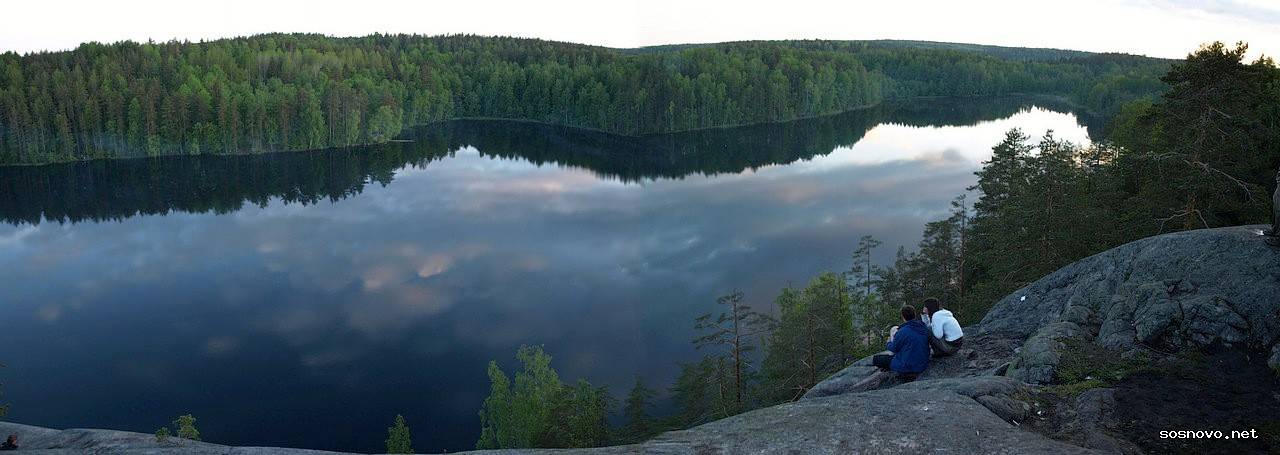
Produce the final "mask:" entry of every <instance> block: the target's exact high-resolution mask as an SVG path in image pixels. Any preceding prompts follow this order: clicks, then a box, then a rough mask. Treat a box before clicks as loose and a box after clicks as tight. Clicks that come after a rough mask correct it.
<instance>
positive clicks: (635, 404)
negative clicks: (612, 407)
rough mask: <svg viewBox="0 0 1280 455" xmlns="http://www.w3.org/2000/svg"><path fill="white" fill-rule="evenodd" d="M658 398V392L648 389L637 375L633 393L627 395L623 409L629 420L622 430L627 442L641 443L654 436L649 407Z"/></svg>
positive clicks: (623, 413) (632, 388)
mask: <svg viewBox="0 0 1280 455" xmlns="http://www.w3.org/2000/svg"><path fill="white" fill-rule="evenodd" d="M656 396H657V392H655V391H654V390H653V389H650V388H648V387H646V386H645V384H644V380H643V379H641V378H640V375H636V382H635V385H633V386H631V392H630V393H628V394H627V399H626V404H625V406H624V407H623V408H622V415H623V416H624V417H626V418H627V423H626V426H624V427H623V429H622V433H623V436H624V437H625V438H626V439H625V441H626V442H639V441H642V440H644V439H645V438H648V437H649V436H651V435H652V434H653V432H654V430H655V425H654V422H653V418H652V417H651V416H650V415H649V407H650V406H652V405H653V399H654V397H656Z"/></svg>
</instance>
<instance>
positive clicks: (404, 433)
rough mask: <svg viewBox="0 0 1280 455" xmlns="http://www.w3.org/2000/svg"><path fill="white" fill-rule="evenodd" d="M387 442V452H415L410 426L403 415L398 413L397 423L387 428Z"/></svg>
mask: <svg viewBox="0 0 1280 455" xmlns="http://www.w3.org/2000/svg"><path fill="white" fill-rule="evenodd" d="M385 442H386V445H387V453H413V445H412V440H411V437H410V434H409V426H408V425H406V424H405V421H404V416H403V415H400V414H396V420H395V423H394V424H392V425H391V426H390V427H388V428H387V440H386V441H385Z"/></svg>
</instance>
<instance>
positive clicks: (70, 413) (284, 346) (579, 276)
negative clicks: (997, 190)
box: [0, 100, 1087, 451]
mask: <svg viewBox="0 0 1280 455" xmlns="http://www.w3.org/2000/svg"><path fill="white" fill-rule="evenodd" d="M1024 103H1025V100H987V101H983V102H973V101H972V100H970V101H955V100H949V101H939V102H937V103H931V104H930V105H932V106H934V107H932V108H931V107H927V106H926V107H920V106H912V107H910V108H908V107H897V108H884V109H880V110H875V111H865V112H859V113H851V114H847V115H843V116H839V117H832V118H824V119H818V120H814V121H807V122H797V123H793V124H787V125H776V126H769V127H763V128H745V129H726V130H713V131H704V132H698V133H688V134H683V135H676V136H660V137H648V138H639V139H636V138H631V139H626V138H618V137H614V136H606V135H598V134H594V133H586V132H581V131H573V130H567V129H560V128H554V127H548V126H540V125H534V124H512V123H495V122H454V123H449V124H444V125H437V126H436V127H433V128H426V129H423V130H420V131H419V132H418V133H417V134H416V135H415V137H414V139H415V142H412V143H398V144H390V145H387V146H383V147H376V148H371V149H366V150H350V151H329V152H314V153H296V154H281V155H269V156H243V157H188V158H182V157H176V158H162V159H156V160H137V161H127V162H95V163H82V164H76V165H66V166H47V167H39V168H17V169H13V168H9V169H3V170H2V171H0V172H3V173H4V174H3V178H0V182H3V183H0V185H4V186H5V187H4V193H3V194H2V195H0V201H2V203H3V204H4V205H3V206H2V207H0V213H2V214H3V215H4V219H5V220H6V221H8V222H9V223H11V224H5V225H0V270H3V273H0V314H3V321H0V322H2V323H3V324H4V327H5V328H4V330H0V360H3V361H4V362H5V363H7V364H8V365H10V367H9V368H7V369H6V370H3V372H2V374H3V376H2V377H3V379H4V382H5V389H4V392H5V398H6V400H8V401H10V402H12V403H13V405H14V407H13V412H12V415H11V418H12V419H13V420H15V421H20V422H24V423H31V424H43V425H50V426H58V427H85V426H95V427H111V428H123V429H132V430H137V431H144V432H149V431H153V430H154V429H155V428H156V427H159V426H161V425H163V424H165V423H166V422H168V420H170V419H171V418H172V417H173V416H175V415H178V414H183V413H188V412H190V413H194V414H195V415H196V416H198V417H199V418H200V419H201V420H200V421H201V424H202V425H201V430H202V432H204V434H205V437H206V439H208V440H212V441H218V442H226V443H234V444H252V445H285V446H296V447H309V448H321V449H345V450H365V451H372V450H377V449H379V448H380V444H381V441H382V438H383V437H385V427H386V426H387V424H388V423H389V421H390V419H391V418H392V417H393V416H394V415H395V414H397V413H403V414H404V415H405V416H406V417H407V418H408V419H409V422H410V424H411V426H412V428H413V429H414V431H415V434H414V439H415V447H416V448H418V449H419V450H424V451H428V450H429V451H436V450H442V449H449V450H458V449H464V448H467V447H469V446H470V445H471V444H472V443H473V442H474V440H475V436H476V433H477V431H478V419H477V418H476V414H475V413H476V411H477V410H478V408H479V404H480V402H481V400H482V399H483V397H484V394H485V392H486V390H487V383H486V378H485V373H484V366H485V363H486V362H487V361H488V360H489V359H492V358H496V359H500V360H501V361H502V362H503V363H504V365H509V364H510V363H511V362H510V357H511V355H512V353H513V352H514V349H515V347H516V346H518V345H520V344H522V343H544V344H546V345H547V348H548V350H549V351H550V352H552V353H553V354H555V355H556V361H555V363H556V365H557V367H558V368H559V369H560V371H561V373H562V374H563V375H564V376H565V377H566V378H568V379H574V378H577V377H587V378H590V379H591V380H592V381H593V382H596V383H601V384H608V385H610V386H612V387H613V388H614V390H615V392H616V393H618V394H621V393H625V387H626V386H627V385H629V383H630V381H631V379H632V377H633V375H635V374H641V375H642V376H644V377H646V378H647V379H648V380H649V381H650V382H651V383H652V384H655V385H664V386H665V384H667V383H668V382H669V381H670V379H671V378H672V376H673V374H674V372H675V365H676V362H678V361H686V360H690V359H691V358H692V357H693V356H694V355H696V353H695V352H693V351H692V350H691V349H690V346H689V343H688V340H689V339H690V336H691V334H690V321H691V319H692V317H693V316H694V315H696V314H698V313H701V312H704V311H706V309H707V307H708V306H709V305H711V304H712V302H713V300H714V298H715V297H716V296H717V295H720V294H723V293H725V292H727V291H729V290H732V289H743V290H744V291H745V292H746V294H747V299H748V301H749V302H751V303H752V304H754V305H758V306H759V307H760V308H762V309H767V308H768V302H769V300H770V299H771V298H772V297H773V295H774V294H775V293H776V291H777V290H778V289H779V288H780V287H781V286H783V285H785V284H787V283H789V282H791V283H794V282H799V281H802V280H806V279H808V278H809V277H810V276H812V275H814V274H815V273H817V272H818V271H820V270H823V269H829V268H838V267H844V266H845V265H846V264H845V262H846V256H847V254H848V252H850V251H852V248H853V244H854V243H855V242H856V240H857V237H858V236H859V235H862V234H871V235H875V236H877V237H879V238H881V239H883V240H885V243H886V247H885V248H884V249H883V250H882V251H881V256H880V257H878V258H877V259H878V260H882V261H883V260H884V259H885V258H887V257H888V256H889V255H891V254H892V250H893V249H894V248H896V246H897V245H904V244H905V245H909V244H912V243H914V242H915V240H916V239H917V238H918V235H919V231H920V228H921V227H922V226H923V224H924V222H925V221H926V220H928V219H931V218H935V217H937V216H939V215H940V214H941V213H942V212H943V211H945V209H946V208H947V205H946V204H947V201H949V200H950V198H951V197H952V196H954V195H956V194H958V193H959V192H961V191H963V190H964V188H965V187H966V186H968V185H970V184H972V183H973V179H974V177H973V175H972V173H973V171H974V170H975V169H976V168H977V167H978V163H979V162H980V161H981V160H982V159H983V158H984V157H985V156H986V154H987V153H989V148H990V146H991V145H992V144H993V143H994V142H996V141H997V140H999V138H1000V137H1001V135H1002V134H1003V131H1004V130H1005V129H1007V128H1009V127H1013V126H1023V127H1025V128H1026V129H1027V130H1028V131H1029V132H1031V133H1032V134H1039V132H1041V131H1042V130H1043V129H1046V128H1052V129H1055V130H1058V132H1059V135H1060V136H1064V137H1067V138H1069V139H1074V140H1078V141H1082V140H1086V139H1087V138H1086V134H1085V130H1084V128H1083V127H1081V126H1079V125H1078V124H1077V121H1076V119H1075V117H1074V116H1072V115H1069V114H1063V113H1057V112H1053V111H1049V110H1045V109H1040V108H1034V109H1025V108H1026V107H1027V105H1026V104H1024ZM928 112H933V113H935V114H937V116H936V117H929V115H927V114H926V113H928ZM877 125H879V126H877ZM948 125H950V126H948ZM393 178H394V182H393ZM153 214H167V215H166V216H144V215H153ZM42 218H43V219H46V220H56V221H71V223H67V222H52V223H51V222H42V221H41V220H42Z"/></svg>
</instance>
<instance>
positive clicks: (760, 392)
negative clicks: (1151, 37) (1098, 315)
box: [478, 43, 1280, 448]
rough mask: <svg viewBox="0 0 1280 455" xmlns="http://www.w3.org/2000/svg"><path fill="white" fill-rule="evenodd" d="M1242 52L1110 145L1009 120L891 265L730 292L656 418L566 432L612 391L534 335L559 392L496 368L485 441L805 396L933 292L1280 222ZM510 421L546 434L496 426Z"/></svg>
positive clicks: (1263, 70) (526, 354)
mask: <svg viewBox="0 0 1280 455" xmlns="http://www.w3.org/2000/svg"><path fill="white" fill-rule="evenodd" d="M1246 50H1247V48H1246V47H1245V46H1244V45H1243V44H1239V45H1237V46H1235V47H1228V46H1224V45H1223V44H1221V43H1214V44H1211V45H1207V46H1204V47H1202V48H1201V49H1199V50H1198V51H1196V52H1194V53H1192V54H1191V55H1189V56H1188V57H1187V59H1186V61H1185V62H1183V63H1179V64H1176V65H1174V66H1173V67H1172V68H1171V69H1170V71H1169V72H1168V73H1167V74H1166V75H1164V76H1163V78H1162V81H1163V82H1164V83H1166V84H1168V87H1169V90H1168V91H1166V92H1165V93H1164V94H1163V96H1161V97H1160V98H1159V99H1158V100H1155V101H1150V100H1135V101H1132V102H1129V103H1126V104H1125V105H1124V106H1123V107H1122V109H1121V113H1120V115H1119V116H1118V117H1117V118H1116V120H1115V123H1116V125H1115V126H1114V127H1113V128H1112V129H1111V133H1110V135H1109V140H1104V141H1098V142H1095V143H1094V144H1092V145H1088V146H1082V145H1079V144H1073V143H1069V142H1066V141H1062V140H1059V139H1056V138H1054V137H1053V135H1052V134H1051V133H1046V134H1045V135H1044V136H1043V137H1041V138H1040V139H1039V140H1036V141H1033V140H1032V139H1031V138H1030V137H1029V136H1028V135H1027V134H1026V133H1024V132H1022V131H1018V130H1013V131H1010V132H1008V134H1007V135H1006V137H1005V139H1004V140H1003V141H1001V142H1000V143H999V144H997V145H996V146H995V147H993V155H992V157H991V159H990V160H989V161H987V162H986V163H984V167H983V169H982V170H981V171H979V172H978V183H977V185H975V186H974V187H973V188H971V190H972V191H974V192H975V193H976V196H977V199H976V201H973V203H972V204H970V203H969V197H970V196H968V195H960V196H959V197H957V198H956V200H955V201H954V202H953V204H952V210H951V214H950V216H948V217H946V218H945V219H942V220H938V221H934V222H931V223H929V224H928V225H927V226H926V227H925V228H924V233H923V238H922V240H921V241H920V244H919V246H918V248H917V249H916V250H915V251H910V252H908V251H907V250H905V249H900V250H899V251H898V254H897V260H896V261H895V262H894V264H893V265H892V266H889V267H880V266H876V265H875V264H874V263H873V262H872V261H871V260H870V257H871V254H872V252H873V251H874V249H875V248H876V247H877V246H879V244H880V243H879V242H878V241H876V240H875V239H873V238H870V237H863V238H862V239H861V241H860V242H859V246H858V248H857V249H856V250H855V251H854V252H853V255H852V258H851V259H852V260H851V263H850V264H851V265H850V267H849V269H848V270H845V271H842V272H828V273H824V274H822V275H819V276H817V277H815V278H813V279H812V281H810V282H809V283H808V284H807V285H806V286H804V287H800V288H786V289H783V290H781V291H780V292H779V294H778V295H777V297H776V298H775V301H774V303H775V305H774V306H775V307H776V308H778V311H777V312H776V314H771V315H770V314H761V313H758V312H756V311H755V310H753V309H751V308H749V307H747V306H746V305H744V304H742V295H741V294H740V293H737V292H734V293H730V294H728V295H726V296H725V297H722V298H721V299H719V300H718V301H717V302H716V305H717V307H718V308H716V309H714V310H713V311H712V312H710V313H708V314H707V315H704V316H702V317H700V318H698V319H697V320H696V321H695V322H694V327H695V329H697V330H698V332H699V335H698V337H697V338H696V339H694V340H693V342H694V345H695V346H696V347H698V348H699V349H700V350H702V351H703V352H704V353H705V354H704V356H703V358H702V360H700V361H698V362H693V363H689V364H684V365H681V373H680V375H679V377H678V378H677V379H676V381H675V383H674V384H672V385H671V386H670V389H669V392H670V398H671V401H672V404H673V405H674V407H675V410H674V412H673V413H671V414H670V415H667V416H664V417H654V416H653V415H652V414H651V412H652V409H653V399H654V396H655V393H654V392H653V391H652V390H651V389H649V388H648V387H647V386H645V384H644V383H643V382H641V381H639V380H637V381H636V384H635V385H634V387H633V390H632V391H631V392H630V393H629V394H628V396H627V398H626V400H625V405H624V407H623V410H622V415H623V418H624V419H625V422H626V423H625V424H624V425H622V426H618V427H614V426H610V425H609V423H608V422H607V421H606V420H605V419H601V418H593V419H590V421H582V422H577V424H580V425H586V426H587V428H589V430H584V429H582V428H574V429H573V430H572V431H573V434H574V435H588V436H587V437H583V438H569V439H566V438H565V437H561V436H556V435H557V434H558V433H559V432H563V431H567V430H566V428H567V427H566V426H565V425H567V424H568V422H565V421H563V419H560V420H557V419H558V418H556V417H554V415H555V414H554V413H551V412H549V411H545V410H546V409H565V408H568V409H582V408H584V407H588V408H591V412H590V413H588V414H584V415H590V416H601V415H606V414H607V413H608V412H609V410H610V406H611V401H610V400H609V399H608V398H607V397H608V394H607V391H605V390H603V389H597V388H592V386H591V385H590V384H589V383H587V382H585V381H581V380H580V381H579V383H578V385H577V386H573V387H571V386H568V385H565V384H561V383H560V382H559V380H558V377H556V376H555V374H554V369H552V368H551V366H550V360H551V357H550V356H549V355H547V354H546V353H545V352H543V351H542V349H541V348H537V347H526V348H523V349H522V350H521V353H520V356H521V357H520V360H521V363H522V367H523V370H522V371H521V372H520V373H518V374H517V381H516V382H517V384H520V383H521V380H520V378H522V377H533V376H536V377H540V378H544V379H546V382H545V383H544V384H545V390H553V391H557V392H555V393H551V392H547V391H542V392H539V391H537V390H534V389H531V388H521V387H519V386H517V387H515V388H507V387H506V382H504V381H506V379H505V375H502V374H501V370H499V369H498V368H497V366H496V364H494V365H491V366H490V377H491V378H492V379H493V394H491V395H490V397H489V399H488V400H486V402H485V405H484V410H483V411H482V416H484V417H483V418H482V424H483V426H484V430H483V431H484V434H485V435H487V436H482V438H481V440H480V443H479V444H478V447H480V448H496V447H581V446H585V445H604V444H613V443H625V442H634V441H639V440H643V439H645V438H647V437H650V436H652V435H654V434H657V433H659V432H661V431H664V430H667V429H675V428H687V427H689V426H693V425H698V424H701V423H705V422H708V421H711V420H715V419H719V418H723V417H727V416H731V415H734V414H737V413H741V412H745V411H748V410H751V409H754V408H758V407H762V406H768V405H772V404H776V403H780V402H785V401H789V400H794V399H796V398H798V397H799V395H800V394H802V393H803V392H804V391H805V390H807V389H808V388H810V387H812V386H813V385H814V384H816V382H817V381H820V380H822V379H824V378H826V377H827V376H828V375H830V374H832V373H834V372H836V371H838V370H839V369H841V368H843V367H844V366H845V365H847V364H848V363H849V361H850V360H852V359H855V358H858V357H861V356H864V355H868V354H870V353H874V352H877V351H879V350H880V349H882V348H883V340H884V338H885V336H886V332H887V330H886V329H887V328H888V326H889V325H891V324H893V323H895V322H896V321H895V318H896V313H897V311H896V310H897V308H899V307H900V306H901V305H907V304H912V305H919V302H920V301H921V300H923V299H924V298H925V297H927V296H934V297H938V298H940V299H942V300H943V301H944V306H946V307H948V308H950V309H952V310H953V311H954V312H955V313H956V314H957V316H958V317H959V318H960V319H961V320H962V322H963V323H964V324H966V325H968V324H973V323H975V322H978V321H979V320H981V318H982V316H983V315H985V314H986V312H987V310H988V309H990V307H991V306H992V305H993V304H994V303H995V302H996V301H997V300H998V299H1000V298H1002V297H1004V296H1005V295H1007V294H1009V293H1010V292H1012V291H1015V290H1017V289H1018V288H1020V287H1022V286H1024V285H1026V284H1028V283H1030V282H1032V281H1034V280H1036V279H1039V278H1040V277H1042V276H1044V275H1046V274H1048V273H1051V272H1052V271H1054V270H1056V269H1058V268H1059V267H1061V266H1064V265H1066V264H1068V263H1070V262H1073V261H1075V260H1078V259H1081V258H1083V257H1086V256H1088V255H1091V254H1094V253H1098V252H1101V251H1103V250H1106V249H1108V248H1111V247H1114V246H1117V245H1120V244H1123V243H1126V242H1128V241H1132V240H1136V239H1139V238H1143V237H1147V236H1150V235H1155V234H1159V233H1162V232H1169V231H1176V230H1186V229H1198V228H1208V227H1219V226H1232V225H1239V224H1249V223H1267V222H1270V221H1271V220H1270V212H1269V208H1270V205H1269V204H1270V200H1269V195H1270V194H1271V191H1273V190H1275V186H1274V184H1273V178H1274V176H1275V175H1276V172H1277V170H1278V169H1280V68H1277V67H1276V65H1275V63H1274V62H1273V61H1272V60H1270V59H1267V58H1260V59H1258V60H1256V61H1254V62H1251V63H1246V62H1245V61H1244V55H1245V53H1246ZM1258 241H1262V240H1261V239H1259V240H1258ZM759 351H763V352H759ZM757 352H758V353H757ZM753 353H754V354H753ZM531 359H536V361H533V360H531ZM495 372H496V373H497V374H495ZM525 383H526V384H528V383H529V382H528V381H525ZM497 403H518V404H519V405H518V406H514V405H510V404H508V405H498V404H497ZM513 428H516V429H517V430H513ZM512 431H523V432H530V433H532V434H543V435H544V436H543V437H541V438H536V439H528V438H524V439H520V438H510V437H503V436H501V435H503V434H510V432H512ZM504 432H507V433H504ZM492 435H499V436H498V437H491V436H492Z"/></svg>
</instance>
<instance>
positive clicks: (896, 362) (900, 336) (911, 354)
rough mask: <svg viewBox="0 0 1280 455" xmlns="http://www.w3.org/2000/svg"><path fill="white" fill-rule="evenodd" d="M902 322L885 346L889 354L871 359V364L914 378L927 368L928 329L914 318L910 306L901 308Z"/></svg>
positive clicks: (912, 309) (913, 309)
mask: <svg viewBox="0 0 1280 455" xmlns="http://www.w3.org/2000/svg"><path fill="white" fill-rule="evenodd" d="M902 320H903V321H904V322H903V324H902V325H901V326H899V327H898V330H896V331H895V333H894V334H893V338H892V339H890V340H889V343H888V344H887V345H885V349H887V350H889V353H888V354H877V355H876V356H874V357H872V358H871V364H872V365H875V366H876V367H878V368H880V369H881V370H892V371H893V372H895V373H898V375H899V376H906V377H909V378H914V377H915V375H917V374H920V373H921V372H923V371H924V369H925V367H927V366H929V328H928V327H926V326H925V325H924V322H923V321H921V320H920V319H919V318H917V317H916V309H915V307H912V306H911V305H907V306H904V307H902Z"/></svg>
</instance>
